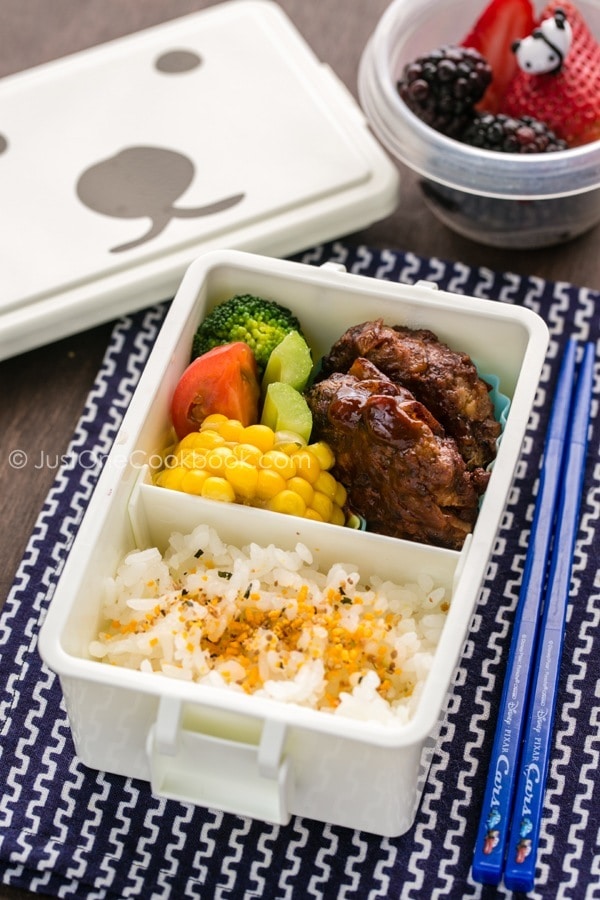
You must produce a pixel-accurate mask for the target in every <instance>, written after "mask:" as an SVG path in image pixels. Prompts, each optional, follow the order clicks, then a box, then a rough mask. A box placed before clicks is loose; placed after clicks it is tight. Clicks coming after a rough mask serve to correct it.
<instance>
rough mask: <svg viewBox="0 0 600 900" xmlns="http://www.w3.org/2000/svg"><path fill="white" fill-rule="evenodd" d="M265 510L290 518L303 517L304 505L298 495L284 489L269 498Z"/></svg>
mask: <svg viewBox="0 0 600 900" xmlns="http://www.w3.org/2000/svg"><path fill="white" fill-rule="evenodd" d="M267 509H270V510H271V511H272V512H278V513H286V514H287V515H290V516H303V515H304V513H305V512H306V503H305V502H304V500H303V499H302V497H301V496H300V494H296V493H295V492H294V491H288V490H287V489H285V490H283V491H280V492H279V493H278V494H276V495H275V496H274V497H271V499H270V500H269V501H268V503H267Z"/></svg>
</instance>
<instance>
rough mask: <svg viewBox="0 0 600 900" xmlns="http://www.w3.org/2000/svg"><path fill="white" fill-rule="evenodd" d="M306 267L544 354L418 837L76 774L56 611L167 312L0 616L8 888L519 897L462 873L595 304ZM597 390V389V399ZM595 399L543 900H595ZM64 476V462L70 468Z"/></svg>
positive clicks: (399, 263) (114, 367)
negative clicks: (558, 384)
mask: <svg viewBox="0 0 600 900" xmlns="http://www.w3.org/2000/svg"><path fill="white" fill-rule="evenodd" d="M296 258H297V259H299V260H301V261H303V262H306V263H309V264H312V265H320V264H322V263H324V262H326V261H333V262H337V263H342V264H343V265H345V266H346V268H347V269H348V270H349V271H352V272H356V273H360V274H364V275H370V276H373V277H375V278H384V279H389V280H394V281H400V282H405V283H414V282H416V281H418V280H421V279H424V280H428V281H434V282H436V283H437V284H438V285H439V286H440V287H441V288H443V289H445V290H448V291H453V292H457V293H461V294H468V295H472V296H478V297H486V298H490V299H493V300H496V301H498V302H504V303H515V304H523V305H525V306H528V307H530V308H531V309H534V310H535V311H536V312H538V313H539V314H540V315H541V316H542V317H543V318H544V319H545V320H546V322H547V323H548V325H549V328H550V331H551V343H550V347H549V350H548V355H547V362H546V364H545V366H544V369H543V372H542V378H541V383H540V387H539V390H538V395H537V399H536V404H535V407H534V411H533V415H532V417H531V421H530V423H529V428H528V431H527V435H526V439H525V442H524V446H523V449H522V454H521V458H520V462H519V465H518V468H517V472H516V474H515V478H514V483H513V488H512V491H511V494H510V498H509V502H508V505H507V508H506V511H505V514H504V519H503V523H502V527H501V530H500V533H499V535H498V538H497V541H496V544H495V550H494V554H493V557H492V559H491V562H490V565H489V569H488V574H487V578H486V581H485V584H484V586H483V589H482V592H481V596H480V600H479V603H478V606H477V608H476V611H475V614H474V617H473V621H472V627H471V630H470V633H469V635H468V637H467V640H466V642H465V645H464V648H463V651H462V655H461V659H460V663H459V665H458V667H457V669H456V672H455V677H454V680H453V685H452V690H451V693H450V695H449V697H448V700H447V704H446V707H445V713H444V718H443V721H442V722H441V726H440V729H439V734H438V736H437V741H436V743H435V746H434V748H433V750H432V752H431V765H430V769H429V774H428V778H427V781H426V784H425V788H424V792H423V798H422V802H421V805H420V809H419V812H418V814H417V818H416V821H415V824H414V826H413V827H412V828H411V830H410V831H409V832H408V833H407V834H405V835H403V836H402V837H400V838H395V839H388V838H380V837H376V836H373V835H370V834H365V833H361V832H358V831H352V830H350V829H345V828H341V827H333V826H330V825H327V824H322V823H319V822H315V821H311V820H308V819H301V818H298V817H296V818H293V819H292V820H291V822H290V823H289V825H287V826H285V827H282V826H276V825H268V824H264V823H261V822H258V821H253V820H250V819H245V818H242V817H240V816H235V815H230V814H225V813H221V812H218V811H215V810H207V809H202V808H199V807H194V806H192V805H187V804H181V803H177V802H174V801H167V800H164V799H160V798H157V797H154V796H152V794H151V792H150V788H149V785H148V784H147V783H145V782H143V781H136V780H133V779H126V778H123V777H118V776H112V775H107V774H105V773H102V772H96V771H92V770H90V769H87V768H85V767H84V766H83V765H82V764H81V763H80V762H79V760H78V759H77V757H76V756H75V754H74V749H73V744H72V741H71V736H70V731H69V725H68V722H67V719H66V714H65V709H64V705H63V702H62V695H61V690H60V685H59V683H58V679H57V678H56V677H55V676H54V675H53V674H52V673H51V672H50V671H48V670H47V669H46V668H45V666H44V665H43V664H42V662H41V660H40V657H39V654H38V652H37V646H36V644H37V635H38V632H39V628H40V624H41V622H42V621H43V618H44V614H45V611H46V609H47V607H48V604H49V602H50V601H51V599H52V594H53V592H54V588H55V585H56V582H57V579H58V577H59V575H60V572H61V569H62V567H63V565H64V562H65V559H66V557H67V555H68V553H69V549H70V547H71V545H72V542H73V539H74V537H75V535H76V533H77V529H78V527H79V524H80V522H81V519H82V516H83V513H84V510H85V507H86V504H87V502H88V500H89V498H90V496H91V493H92V491H93V489H94V485H95V482H96V480H97V477H98V474H99V472H100V470H101V467H102V463H103V460H104V458H105V456H106V454H107V452H108V450H109V449H110V446H111V443H112V441H113V439H114V436H115V434H116V431H117V429H118V427H119V424H120V421H121V418H122V416H123V413H124V412H125V410H126V408H127V405H128V403H129V401H130V399H131V395H132V393H133V391H134V389H135V385H136V383H137V381H138V379H139V376H140V374H141V372H142V370H143V367H144V364H145V362H146V360H147V358H148V354H149V352H150V350H151V348H152V345H153V342H154V340H155V338H156V335H157V333H158V330H159V329H160V325H161V322H162V320H163V317H164V315H165V312H166V309H167V304H166V303H165V304H162V305H160V306H156V307H152V308H150V309H147V310H144V311H142V312H141V313H137V314H135V315H132V316H128V317H126V318H123V319H122V320H120V321H118V322H117V323H116V324H115V327H114V331H113V334H112V338H111V340H110V343H109V346H108V348H107V351H106V355H105V359H104V362H103V365H102V367H101V370H100V372H99V373H98V376H97V379H96V383H95V385H94V387H93V389H92V391H91V393H90V395H89V398H88V401H87V405H86V408H85V411H84V414H83V416H82V418H81V420H80V422H79V424H78V427H77V430H76V432H75V434H74V436H73V439H72V442H71V445H70V448H69V451H68V454H67V461H66V463H65V465H64V466H63V468H62V470H61V471H60V472H59V473H58V475H57V478H56V481H55V484H54V486H53V488H52V490H51V491H50V493H49V495H48V498H47V500H46V503H45V505H44V508H43V510H42V511H41V513H40V515H39V518H38V521H37V524H36V526H35V529H34V532H33V534H32V535H31V538H30V541H29V544H28V547H27V550H26V553H25V556H24V558H23V561H22V563H21V566H20V568H19V571H18V573H17V576H16V580H15V583H14V586H13V588H12V591H11V593H10V596H9V598H8V599H7V601H6V604H5V607H4V610H3V612H2V616H1V617H0V698H1V699H0V782H1V784H2V790H1V793H0V881H1V882H2V883H4V884H7V885H11V886H14V887H20V888H25V889H28V890H31V891H34V892H39V893H40V894H44V895H49V896H52V897H61V898H77V900H126V898H130V897H131V898H133V897H142V898H144V900H159V898H180V897H185V898H201V900H250V898H262V900H310V898H315V900H320V898H324V900H342V898H345V900H376V898H385V900H392V898H393V900H413V898H414V900H421V898H424V897H427V898H438V897H439V898H442V897H445V898H451V900H454V898H456V900H464V898H471V897H472V898H482V900H487V898H490V897H492V896H494V897H511V896H512V893H511V892H509V891H507V890H506V889H505V888H504V887H502V886H500V887H499V888H498V890H497V891H494V890H493V889H490V888H483V887H482V886H481V885H479V884H476V883H475V882H473V880H472V878H471V875H470V866H471V860H472V854H473V845H474V840H475V835H476V830H477V824H478V819H479V813H480V805H481V801H482V796H483V790H484V785H485V778H486V772H487V763H488V760H489V754H490V752H491V746H492V741H493V736H494V726H495V720H496V710H497V708H498V704H499V700H500V694H501V691H502V679H503V674H504V663H505V661H506V658H507V653H508V646H509V642H510V634H511V625H512V621H513V617H514V610H515V605H516V602H517V599H518V594H519V586H520V579H521V575H522V571H523V564H524V560H525V554H526V550H527V542H528V535H529V529H530V526H531V516H532V513H533V506H534V502H535V491H536V488H537V475H538V471H539V465H540V458H541V451H542V447H543V440H544V434H545V428H546V424H547V421H548V416H549V411H550V403H551V398H552V395H553V389H554V384H555V381H556V377H557V374H558V369H559V364H560V358H561V353H562V350H563V348H564V346H565V343H566V341H567V340H568V339H569V338H570V337H576V338H578V339H579V340H581V341H587V340H593V341H596V342H598V341H599V338H600V334H599V322H600V294H598V293H597V292H594V291H592V290H587V289H585V288H577V287H575V286H573V285H570V284H566V283H549V282H545V281H543V280H542V279H540V278H533V277H530V278H525V277H521V276H518V275H515V274H502V273H496V272H493V271H491V270H488V269H484V268H470V267H468V266H466V265H463V264H461V263H449V262H445V261H444V260H441V259H423V258H419V257H417V256H415V255H413V254H411V253H401V252H395V251H391V250H382V251H376V250H373V249H370V248H368V247H366V246H357V247H351V246H348V245H346V244H345V243H341V242H335V243H331V244H328V245H326V246H320V247H317V248H315V249H313V250H311V251H310V252H307V253H304V254H302V255H301V256H298V257H296ZM598 391H599V385H598V381H597V382H596V392H597V393H598ZM598 405H599V404H598V398H597V396H596V399H595V402H594V404H593V416H594V420H593V422H592V432H591V441H590V448H589V457H588V465H587V474H586V481H585V487H584V495H583V502H582V508H581V522H580V529H579V535H578V541H577V547H576V554H575V561H574V567H573V573H572V590H571V598H570V607H569V614H568V625H567V630H566V634H565V639H564V640H565V645H564V652H563V664H562V671H561V678H560V695H559V697H558V705H557V713H556V722H555V738H554V747H553V752H552V759H551V764H550V771H549V776H548V784H547V791H546V799H545V817H544V821H543V824H542V833H541V842H540V851H539V855H538V867H537V878H536V889H535V891H534V892H532V893H531V894H530V895H529V896H530V897H531V898H533V900H538V898H544V900H545V898H552V900H556V898H565V900H567V898H568V900H578V898H586V900H593V898H600V847H599V846H598V834H599V833H600V813H599V810H600V779H599V777H598V764H599V757H600V689H599V687H598V685H599V684H600V570H599V556H600V554H599V553H598V546H599V543H598V541H599V536H598V532H599V531H600V460H599V458H598V457H599V447H600V434H599V425H598ZM71 461H72V462H71Z"/></svg>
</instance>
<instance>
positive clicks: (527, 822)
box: [504, 343, 595, 891]
mask: <svg viewBox="0 0 600 900" xmlns="http://www.w3.org/2000/svg"><path fill="white" fill-rule="evenodd" d="M594 349H595V348H594V345H593V344H591V343H590V344H586V347H585V352H584V356H583V361H582V364H581V368H580V372H579V378H578V380H577V388H576V392H575V399H574V405H573V415H572V419H571V434H570V438H569V443H568V448H567V455H566V460H565V464H564V474H563V479H562V486H561V494H560V503H559V507H558V514H557V519H556V533H555V537H554V547H553V552H552V559H551V564H550V574H549V576H548V586H547V589H546V595H545V599H544V613H543V617H542V627H541V633H540V640H539V647H538V652H537V658H536V665H535V680H534V682H533V685H532V694H531V700H530V704H529V716H528V721H527V727H526V729H525V737H524V740H523V749H522V752H521V762H520V766H519V770H520V771H519V780H518V782H517V789H516V794H515V802H514V807H513V815H512V820H511V826H510V834H509V839H508V852H507V857H506V864H505V869H504V883H505V884H506V886H507V887H508V888H509V889H511V890H517V891H530V890H532V888H533V886H534V879H535V865H536V857H537V847H538V841H539V835H540V825H541V819H542V808H543V801H544V791H545V785H546V777H547V773H548V765H549V761H550V751H551V748H552V731H553V722H554V713H555V709H556V695H557V690H558V679H559V673H560V660H561V650H562V645H563V640H564V628H565V618H566V610H567V603H568V597H569V586H570V580H571V567H572V563H573V554H574V551H575V540H576V537H577V530H578V524H579V507H580V503H581V496H582V493H583V479H584V474H585V459H586V452H587V442H588V430H589V417H590V406H591V398H592V386H593V376H594V361H595V353H594Z"/></svg>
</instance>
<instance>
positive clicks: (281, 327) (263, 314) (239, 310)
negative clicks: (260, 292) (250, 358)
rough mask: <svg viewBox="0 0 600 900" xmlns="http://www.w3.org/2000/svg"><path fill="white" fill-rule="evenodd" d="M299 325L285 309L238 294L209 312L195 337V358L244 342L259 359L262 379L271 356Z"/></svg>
mask: <svg viewBox="0 0 600 900" xmlns="http://www.w3.org/2000/svg"><path fill="white" fill-rule="evenodd" d="M290 331H298V332H300V334H302V332H301V330H300V322H299V321H298V319H297V318H296V316H295V315H294V314H293V313H292V312H291V311H290V310H289V309H286V308H285V306H280V304H279V303H275V301H274V300H264V299H263V298H262V297H256V296H254V295H253V294H236V296H235V297H231V298H230V299H229V300H226V301H225V302H224V303H220V304H219V305H218V306H216V307H215V308H214V309H213V311H212V312H210V313H209V314H208V315H207V316H206V318H205V319H204V321H203V322H202V324H201V325H200V327H199V328H198V330H197V331H196V334H195V335H194V341H193V344H192V358H193V359H195V358H196V357H197V356H201V355H202V354H203V353H206V352H207V351H208V350H212V348H213V347H217V346H219V345H220V344H230V343H232V342H233V341H244V343H246V344H248V345H249V346H250V347H251V348H252V350H253V352H254V356H255V357H256V362H257V365H258V370H259V374H260V375H261V377H262V374H263V372H264V369H265V366H266V365H267V361H268V359H269V356H270V355H271V352H272V351H273V350H274V349H275V347H276V346H277V345H278V344H279V343H281V341H282V340H283V339H284V337H285V336H286V334H288V333H289V332H290Z"/></svg>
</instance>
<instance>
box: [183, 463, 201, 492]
mask: <svg viewBox="0 0 600 900" xmlns="http://www.w3.org/2000/svg"><path fill="white" fill-rule="evenodd" d="M207 478H208V472H205V471H204V469H189V470H187V471H186V473H185V475H184V476H183V478H182V479H181V487H180V490H181V491H185V493H186V494H202V491H203V489H204V484H205V482H206V479H207Z"/></svg>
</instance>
